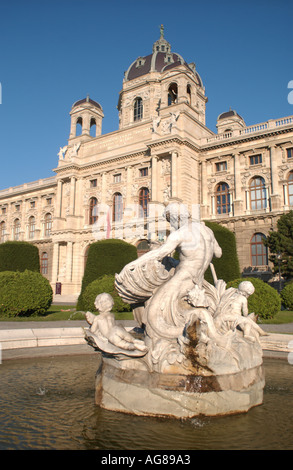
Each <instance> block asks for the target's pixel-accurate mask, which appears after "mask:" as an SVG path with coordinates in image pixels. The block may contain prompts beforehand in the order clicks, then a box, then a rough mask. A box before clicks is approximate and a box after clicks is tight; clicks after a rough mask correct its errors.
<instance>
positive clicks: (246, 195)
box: [245, 189, 250, 211]
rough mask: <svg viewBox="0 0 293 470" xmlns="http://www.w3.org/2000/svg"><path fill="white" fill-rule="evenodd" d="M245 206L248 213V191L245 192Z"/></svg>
mask: <svg viewBox="0 0 293 470" xmlns="http://www.w3.org/2000/svg"><path fill="white" fill-rule="evenodd" d="M245 204H246V210H247V211H250V204H249V190H248V189H246V190H245Z"/></svg>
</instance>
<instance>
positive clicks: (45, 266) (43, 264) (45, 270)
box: [41, 251, 48, 274]
mask: <svg viewBox="0 0 293 470" xmlns="http://www.w3.org/2000/svg"><path fill="white" fill-rule="evenodd" d="M41 274H48V253H46V252H45V251H44V252H43V253H42V256H41Z"/></svg>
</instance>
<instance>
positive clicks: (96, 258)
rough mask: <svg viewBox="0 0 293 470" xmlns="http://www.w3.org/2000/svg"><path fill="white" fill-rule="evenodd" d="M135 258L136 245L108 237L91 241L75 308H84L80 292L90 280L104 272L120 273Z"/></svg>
mask: <svg viewBox="0 0 293 470" xmlns="http://www.w3.org/2000/svg"><path fill="white" fill-rule="evenodd" d="M135 259H137V250H136V247H135V246H134V245H131V244H130V243H127V242H125V241H123V240H116V239H109V240H100V241H98V242H95V243H92V245H90V247H89V251H88V258H87V263H86V267H85V271H84V276H83V279H82V286H81V292H80V295H79V298H78V302H77V309H78V310H84V309H85V307H84V305H83V303H82V294H83V292H84V290H85V289H86V287H87V286H88V285H89V284H90V283H91V282H93V281H95V280H96V279H98V278H100V277H101V276H103V275H105V274H113V275H114V274H115V273H120V271H121V270H122V269H123V268H124V266H125V265H126V264H128V263H130V262H131V261H133V260H135Z"/></svg>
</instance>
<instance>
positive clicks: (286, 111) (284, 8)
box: [0, 0, 293, 189]
mask: <svg viewBox="0 0 293 470" xmlns="http://www.w3.org/2000/svg"><path fill="white" fill-rule="evenodd" d="M1 3H2V5H1V10H0V22H1V23H0V25H1V26H0V83H1V86H2V104H0V156H1V172H0V189H4V188H7V187H9V186H16V185H19V184H22V183H25V182H30V181H35V180H37V179H39V178H46V177H48V176H53V174H54V173H53V172H52V169H53V168H55V167H56V166H57V162H58V157H57V153H58V151H59V147H61V146H64V145H66V144H67V139H68V136H69V125H70V119H69V111H70V109H71V106H72V104H73V103H74V102H75V101H77V100H79V99H82V98H85V97H86V95H87V94H89V95H90V97H91V98H92V99H94V100H96V101H98V102H99V103H100V104H101V105H102V107H103V110H104V114H105V118H104V120H103V134H106V133H108V132H112V131H114V130H116V129H117V128H118V113H117V109H116V106H117V103H118V95H119V91H120V90H121V88H122V80H123V74H124V71H125V70H126V69H127V68H128V66H129V65H130V64H131V63H132V62H133V60H135V59H136V58H137V57H138V56H140V55H142V56H143V55H147V54H150V53H151V51H152V45H153V43H154V42H155V41H156V40H157V39H158V38H159V35H160V31H159V28H160V24H161V23H163V24H164V27H165V38H166V39H167V40H168V41H169V42H170V43H171V46H172V50H173V52H178V53H179V54H181V55H182V56H183V57H184V59H185V60H186V61H187V62H195V63H196V67H197V70H198V72H199V74H200V75H201V78H202V80H203V82H204V85H205V88H206V95H207V96H208V99H209V101H208V104H207V113H206V116H207V122H206V124H207V126H208V127H209V128H210V129H212V130H213V131H216V127H215V125H216V120H217V117H218V115H219V114H220V113H222V112H224V111H227V110H228V109H229V108H230V107H231V108H232V109H235V110H236V111H237V112H238V113H239V114H240V115H241V116H242V117H243V118H244V120H245V122H246V124H247V125H252V124H254V123H257V122H263V121H266V120H268V119H275V118H279V117H284V116H289V115H293V105H292V104H289V103H288V99H287V97H288V93H289V91H290V90H289V89H288V82H289V81H290V80H293V60H292V59H293V58H292V55H293V51H292V49H293V47H292V46H293V41H292V18H293V2H292V1H291V0H253V1H252V0H245V1H244V0H243V1H241V2H240V1H237V0H234V1H229V0H222V1H216V0H206V1H197V0H103V1H101V0H58V1H57V0H25V1H24V0H9V1H3V2H1Z"/></svg>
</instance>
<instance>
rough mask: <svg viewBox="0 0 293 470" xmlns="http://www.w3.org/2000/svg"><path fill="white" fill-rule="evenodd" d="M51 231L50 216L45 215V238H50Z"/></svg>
mask: <svg viewBox="0 0 293 470" xmlns="http://www.w3.org/2000/svg"><path fill="white" fill-rule="evenodd" d="M51 230H52V214H50V213H48V214H46V215H45V237H50V236H51Z"/></svg>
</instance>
